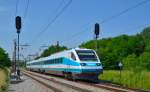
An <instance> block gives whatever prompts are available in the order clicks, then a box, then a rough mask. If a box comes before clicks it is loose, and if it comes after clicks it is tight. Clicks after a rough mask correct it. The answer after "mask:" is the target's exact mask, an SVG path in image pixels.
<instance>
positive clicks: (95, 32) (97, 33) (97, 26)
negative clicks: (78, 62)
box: [94, 23, 100, 51]
mask: <svg viewBox="0 0 150 92" xmlns="http://www.w3.org/2000/svg"><path fill="white" fill-rule="evenodd" d="M99 30H100V28H99V24H98V23H96V24H95V30H94V34H95V50H96V51H97V49H98V46H97V39H98V37H99Z"/></svg>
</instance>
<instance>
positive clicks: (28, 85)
mask: <svg viewBox="0 0 150 92" xmlns="http://www.w3.org/2000/svg"><path fill="white" fill-rule="evenodd" d="M8 90H9V92H53V91H52V90H50V89H48V88H46V87H44V86H43V85H41V84H39V83H38V82H36V81H35V80H33V79H31V78H29V77H27V76H23V81H15V80H11V82H10V85H9V89H8Z"/></svg>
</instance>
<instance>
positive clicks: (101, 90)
mask: <svg viewBox="0 0 150 92" xmlns="http://www.w3.org/2000/svg"><path fill="white" fill-rule="evenodd" d="M23 73H24V74H25V75H27V76H29V77H31V78H33V79H35V80H37V81H38V82H40V83H42V81H40V80H39V79H36V78H35V77H34V76H36V77H39V78H41V79H44V80H46V81H50V82H53V83H56V84H58V85H63V86H62V87H63V88H64V86H65V87H67V88H64V89H62V88H59V87H58V86H52V85H51V86H50V85H49V84H46V83H44V85H45V86H47V87H49V88H51V89H52V90H54V91H57V92H63V91H65V90H66V89H67V90H68V88H69V90H74V91H75V90H76V91H77V92H93V91H95V92H109V91H110V92H144V91H143V90H135V89H129V88H123V87H120V86H115V85H110V84H108V83H107V84H105V83H88V82H80V81H78V82H76V84H78V86H77V85H75V84H73V83H74V82H72V81H68V80H64V81H68V82H70V83H66V82H62V81H60V80H56V79H55V78H51V77H49V76H47V75H41V74H39V73H35V72H29V71H23ZM42 84H43V83H42ZM79 85H80V86H79ZM83 85H84V86H83ZM56 87H57V88H56Z"/></svg>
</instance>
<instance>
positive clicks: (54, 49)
mask: <svg viewBox="0 0 150 92" xmlns="http://www.w3.org/2000/svg"><path fill="white" fill-rule="evenodd" d="M66 49H67V47H65V46H57V45H51V46H50V47H49V48H48V49H46V50H44V51H43V53H42V54H41V56H40V57H47V56H50V55H51V54H53V53H56V52H59V51H63V50H66ZM40 57H38V58H40Z"/></svg>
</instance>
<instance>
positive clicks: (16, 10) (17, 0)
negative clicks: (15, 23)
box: [15, 0, 19, 17]
mask: <svg viewBox="0 0 150 92" xmlns="http://www.w3.org/2000/svg"><path fill="white" fill-rule="evenodd" d="M18 3H19V0H16V5H15V6H16V7H15V17H16V16H17V13H18Z"/></svg>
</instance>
